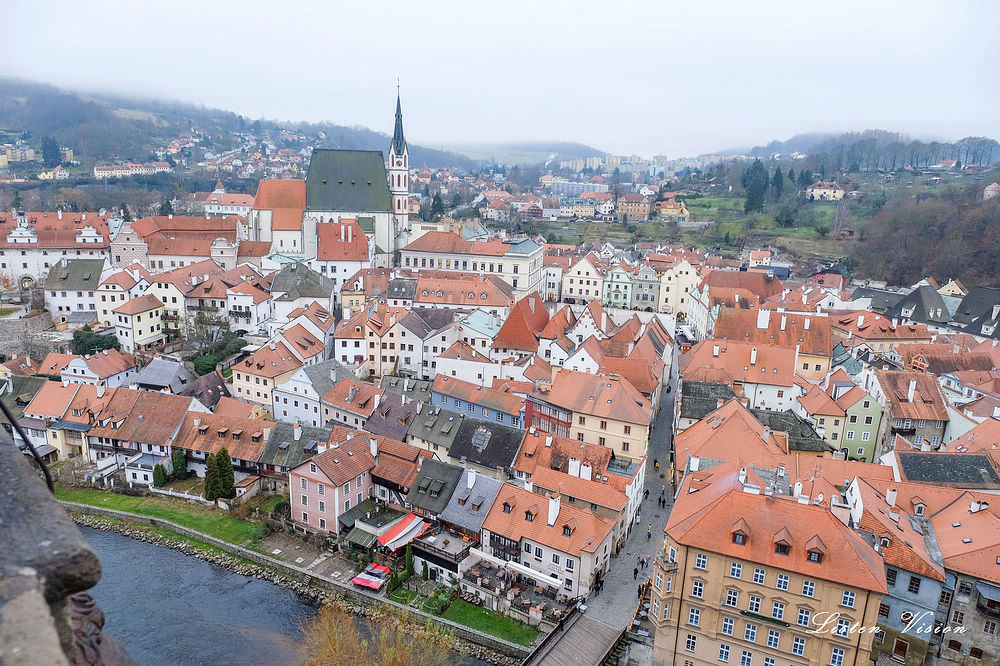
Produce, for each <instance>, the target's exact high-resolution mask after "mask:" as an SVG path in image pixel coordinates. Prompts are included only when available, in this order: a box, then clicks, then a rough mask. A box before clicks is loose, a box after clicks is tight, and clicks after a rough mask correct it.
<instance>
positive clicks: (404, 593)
mask: <svg viewBox="0 0 1000 666" xmlns="http://www.w3.org/2000/svg"><path fill="white" fill-rule="evenodd" d="M388 596H389V599H391V600H392V601H395V602H396V603H397V604H403V605H404V606H409V605H410V602H411V601H413V600H414V599H416V598H417V593H416V592H415V591H414V590H408V589H406V588H405V587H397V588H396V589H395V590H394V591H392V592H390V593H389V595H388Z"/></svg>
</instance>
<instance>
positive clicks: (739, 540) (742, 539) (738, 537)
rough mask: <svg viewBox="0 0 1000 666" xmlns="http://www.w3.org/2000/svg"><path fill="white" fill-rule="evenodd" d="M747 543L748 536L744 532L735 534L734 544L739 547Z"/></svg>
mask: <svg viewBox="0 0 1000 666" xmlns="http://www.w3.org/2000/svg"><path fill="white" fill-rule="evenodd" d="M746 542H747V535H746V534H744V533H743V532H733V543H735V544H736V545H737V546H743V545H745V544H746Z"/></svg>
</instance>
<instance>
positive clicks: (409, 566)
mask: <svg viewBox="0 0 1000 666" xmlns="http://www.w3.org/2000/svg"><path fill="white" fill-rule="evenodd" d="M406 575H407V576H412V575H413V546H412V544H406Z"/></svg>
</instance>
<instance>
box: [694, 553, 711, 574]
mask: <svg viewBox="0 0 1000 666" xmlns="http://www.w3.org/2000/svg"><path fill="white" fill-rule="evenodd" d="M694 568H695V569H702V570H705V569H708V555H705V554H703V553H699V554H697V555H695V557H694Z"/></svg>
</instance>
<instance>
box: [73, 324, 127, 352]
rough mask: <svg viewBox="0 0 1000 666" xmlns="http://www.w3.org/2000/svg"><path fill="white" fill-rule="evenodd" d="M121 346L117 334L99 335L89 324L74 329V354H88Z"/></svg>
mask: <svg viewBox="0 0 1000 666" xmlns="http://www.w3.org/2000/svg"><path fill="white" fill-rule="evenodd" d="M119 348H121V343H120V342H119V341H118V338H117V336H114V335H98V334H97V333H94V331H93V329H92V328H90V325H89V324H88V325H86V326H84V327H83V328H81V329H80V330H79V331H74V333H73V353H74V354H80V355H81V356H86V355H89V354H93V353H94V352H99V351H103V350H105V349H119Z"/></svg>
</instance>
